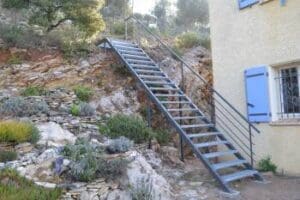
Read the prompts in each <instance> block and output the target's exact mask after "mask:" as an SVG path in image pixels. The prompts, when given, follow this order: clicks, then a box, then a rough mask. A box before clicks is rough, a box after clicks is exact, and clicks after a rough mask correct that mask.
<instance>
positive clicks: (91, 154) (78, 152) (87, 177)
mask: <svg viewBox="0 0 300 200" xmlns="http://www.w3.org/2000/svg"><path fill="white" fill-rule="evenodd" d="M62 153H63V155H64V156H65V157H67V158H69V159H70V160H71V161H72V162H71V165H70V168H71V170H70V175H71V176H72V177H73V179H75V180H76V181H84V182H89V181H92V180H94V179H96V178H99V177H104V178H107V179H116V178H117V177H119V176H121V175H122V174H123V173H124V170H125V169H126V167H127V164H128V162H127V160H124V159H114V160H106V159H105V157H104V155H103V149H101V148H100V147H97V146H92V145H91V144H90V143H88V141H86V140H78V141H76V143H75V145H67V146H65V147H64V150H63V152H62Z"/></svg>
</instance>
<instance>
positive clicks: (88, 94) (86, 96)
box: [74, 86, 94, 102]
mask: <svg viewBox="0 0 300 200" xmlns="http://www.w3.org/2000/svg"><path fill="white" fill-rule="evenodd" d="M74 92H75V94H76V96H77V98H78V99H79V100H80V101H84V102H88V101H90V100H91V98H92V97H93V95H94V92H93V90H92V89H91V88H89V87H85V86H76V87H75V88H74Z"/></svg>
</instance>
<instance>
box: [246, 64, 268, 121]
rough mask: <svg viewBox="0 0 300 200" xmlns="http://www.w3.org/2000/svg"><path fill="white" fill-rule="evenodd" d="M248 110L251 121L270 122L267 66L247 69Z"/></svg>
mask: <svg viewBox="0 0 300 200" xmlns="http://www.w3.org/2000/svg"><path fill="white" fill-rule="evenodd" d="M245 85H246V99H247V102H246V104H247V112H248V119H249V121H250V122H269V121H270V117H271V113H270V103H269V82H268V69H267V66H256V67H252V68H249V69H247V70H245Z"/></svg>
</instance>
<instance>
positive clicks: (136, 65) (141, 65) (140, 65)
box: [130, 63, 159, 69]
mask: <svg viewBox="0 0 300 200" xmlns="http://www.w3.org/2000/svg"><path fill="white" fill-rule="evenodd" d="M130 66H131V67H139V68H143V67H144V68H148V67H155V68H157V69H159V67H158V66H157V65H143V64H134V63H131V64H130Z"/></svg>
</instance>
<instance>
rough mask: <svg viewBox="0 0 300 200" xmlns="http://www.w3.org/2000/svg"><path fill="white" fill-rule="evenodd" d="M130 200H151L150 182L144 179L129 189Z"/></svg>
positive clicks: (151, 189) (152, 196)
mask: <svg viewBox="0 0 300 200" xmlns="http://www.w3.org/2000/svg"><path fill="white" fill-rule="evenodd" d="M130 193H131V197H132V200H153V199H154V195H153V188H152V182H151V181H150V182H149V181H147V180H146V179H145V178H142V179H141V180H139V181H137V183H136V185H134V186H133V187H132V189H131V192H130Z"/></svg>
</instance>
